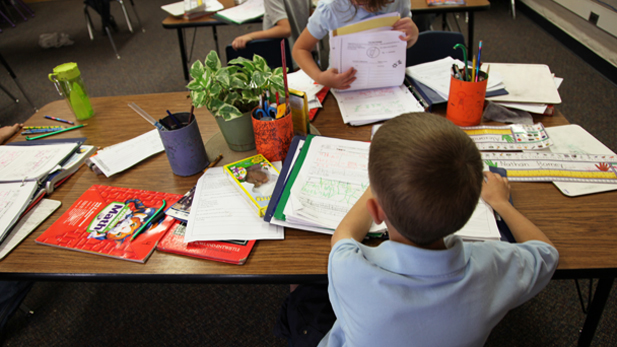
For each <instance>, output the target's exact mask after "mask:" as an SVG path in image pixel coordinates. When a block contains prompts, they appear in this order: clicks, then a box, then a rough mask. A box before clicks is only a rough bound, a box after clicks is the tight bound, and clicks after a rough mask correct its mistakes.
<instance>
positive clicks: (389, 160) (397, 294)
mask: <svg viewBox="0 0 617 347" xmlns="http://www.w3.org/2000/svg"><path fill="white" fill-rule="evenodd" d="M482 167H483V166H482V160H481V156H480V153H479V152H478V149H477V148H476V146H475V144H474V143H473V141H472V140H471V139H470V138H469V136H467V135H466V134H465V133H464V132H463V131H462V130H460V129H459V128H458V127H457V126H455V125H454V124H453V123H451V122H450V121H448V120H446V119H445V118H442V117H439V116H436V115H432V114H429V113H415V114H406V115H402V116H399V117H396V118H394V119H392V120H389V121H387V122H386V123H384V125H383V126H382V127H381V128H380V129H379V130H378V131H377V133H376V134H375V136H374V138H373V140H372V143H371V148H370V153H369V169H368V170H369V179H370V183H371V186H370V187H369V188H368V189H367V190H366V192H365V193H364V195H363V196H362V197H361V198H360V199H359V200H358V202H357V203H356V204H355V205H354V206H353V207H352V209H351V210H350V211H349V213H348V214H347V215H346V217H345V218H344V219H343V220H342V222H341V223H340V225H339V226H338V228H337V229H336V231H335V232H334V235H333V236H332V250H331V253H330V259H329V262H328V280H329V288H328V291H329V297H330V301H331V303H332V307H333V309H334V312H335V313H336V317H337V321H336V322H335V323H334V326H333V327H332V329H331V330H330V332H328V334H326V336H325V337H324V338H323V339H322V340H321V342H320V344H319V346H389V347H390V346H481V345H483V344H484V342H485V341H486V339H487V338H488V336H489V334H490V332H491V330H492V328H493V327H494V326H495V325H497V323H498V322H499V321H500V320H501V319H502V318H503V317H504V316H505V315H506V313H507V312H508V311H509V310H510V309H512V308H514V307H516V306H518V305H521V304H522V303H524V302H525V301H527V300H529V299H531V298H532V297H533V296H535V295H536V294H537V293H538V292H540V290H542V289H543V288H544V287H545V286H546V284H547V283H548V281H549V280H550V279H551V277H552V275H553V272H554V271H555V269H556V267H557V262H558V258H559V255H558V253H557V250H556V249H555V248H554V247H553V246H552V244H551V242H550V240H549V239H548V238H547V237H546V236H545V235H544V233H542V231H540V229H538V228H537V227H536V226H535V225H534V224H533V223H531V222H530V221H529V220H528V219H527V218H525V217H524V216H523V215H522V214H520V212H518V211H517V210H516V209H515V208H514V207H513V206H512V205H511V204H510V203H509V200H508V198H509V194H510V187H509V185H508V181H507V179H505V178H502V177H501V176H499V175H494V174H492V173H489V172H485V173H484V174H483V173H482ZM485 177H486V178H485ZM480 195H482V198H483V199H484V200H485V201H486V202H487V203H489V204H490V205H491V206H492V207H493V209H494V210H495V211H496V212H497V213H499V215H500V216H501V217H502V218H503V219H504V221H505V222H506V223H507V224H508V226H509V228H510V230H511V231H512V234H513V235H514V237H515V238H516V240H517V241H518V242H519V243H516V244H510V243H507V242H501V241H485V242H463V241H462V240H461V238H460V237H458V236H455V235H452V234H453V233H454V232H456V231H457V230H459V229H460V228H462V227H463V226H464V225H465V223H466V222H467V221H468V220H469V218H470V217H471V214H472V213H473V211H474V209H475V206H476V204H477V201H478V199H479V198H480ZM373 220H374V221H375V222H376V223H381V222H385V223H386V225H387V227H388V232H389V235H390V241H385V242H383V243H381V244H380V245H379V246H377V247H369V246H366V245H363V244H362V243H361V242H362V240H363V239H364V237H365V236H366V234H367V232H368V230H369V227H370V225H371V223H372V222H373Z"/></svg>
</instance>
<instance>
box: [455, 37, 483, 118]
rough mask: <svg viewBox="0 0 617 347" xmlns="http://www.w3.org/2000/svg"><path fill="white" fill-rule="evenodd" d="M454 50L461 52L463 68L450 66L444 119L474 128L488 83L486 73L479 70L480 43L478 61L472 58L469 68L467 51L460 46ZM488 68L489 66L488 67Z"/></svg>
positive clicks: (480, 112) (479, 115)
mask: <svg viewBox="0 0 617 347" xmlns="http://www.w3.org/2000/svg"><path fill="white" fill-rule="evenodd" d="M454 48H455V49H456V48H461V49H462V50H463V57H464V58H463V59H464V60H465V67H464V68H459V67H458V66H457V65H456V64H453V65H452V75H451V77H450V92H449V94H448V108H447V111H446V118H447V119H449V120H450V121H452V123H454V124H456V125H458V126H474V125H478V124H480V121H481V120H482V112H483V111H484V98H485V96H486V86H487V83H488V71H487V72H484V71H482V70H480V66H481V64H482V63H481V61H480V58H481V54H482V41H480V46H479V49H478V59H477V60H476V57H475V56H474V57H473V60H472V64H471V66H470V65H469V62H468V61H467V49H466V48H465V46H463V45H462V44H457V45H456V46H454ZM489 67H490V66H489Z"/></svg>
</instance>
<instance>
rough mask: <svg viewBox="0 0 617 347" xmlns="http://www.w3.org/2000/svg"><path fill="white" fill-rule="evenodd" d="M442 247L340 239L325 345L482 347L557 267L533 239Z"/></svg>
mask: <svg viewBox="0 0 617 347" xmlns="http://www.w3.org/2000/svg"><path fill="white" fill-rule="evenodd" d="M445 242H446V247H447V249H445V250H427V249H422V248H417V247H412V246H409V245H405V244H402V243H398V242H393V241H385V242H383V243H382V244H381V245H379V246H378V247H368V246H365V245H363V244H361V243H358V242H356V241H354V240H352V239H343V240H340V241H338V242H337V243H336V245H334V247H333V248H332V251H331V252H330V258H329V262H328V280H329V287H328V292H329V296H330V302H331V303H332V308H333V309H334V312H335V313H336V317H337V321H336V322H335V323H334V326H333V327H332V329H331V330H330V332H328V334H326V336H325V337H324V338H323V339H322V340H321V342H320V343H319V347H325V346H329V347H332V346H354V347H356V346H388V347H393V346H482V345H483V344H484V342H485V341H486V339H487V338H488V336H489V334H490V332H491V330H492V329H493V327H495V325H497V323H499V321H500V320H501V319H502V318H503V317H504V316H505V315H506V313H507V312H508V311H509V310H511V309H513V308H515V307H517V306H519V305H521V304H522V303H524V302H525V301H527V300H529V299H531V298H532V297H533V296H535V295H536V294H538V293H539V292H540V290H542V289H543V288H544V287H545V286H546V285H547V284H548V282H549V281H550V279H551V277H552V275H553V272H554V271H555V269H556V268H557V263H558V260H559V254H558V253H557V250H556V249H555V248H554V247H553V246H551V245H549V244H547V243H544V242H541V241H528V242H525V243H520V244H511V243H507V242H501V241H485V242H463V241H462V239H461V238H460V237H458V236H450V237H447V238H446V239H445Z"/></svg>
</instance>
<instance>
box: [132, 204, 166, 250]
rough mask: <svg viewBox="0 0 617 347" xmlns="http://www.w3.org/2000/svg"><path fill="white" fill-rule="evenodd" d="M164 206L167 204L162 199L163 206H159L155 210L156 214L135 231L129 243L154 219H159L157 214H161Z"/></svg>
mask: <svg viewBox="0 0 617 347" xmlns="http://www.w3.org/2000/svg"><path fill="white" fill-rule="evenodd" d="M166 204H167V202H165V199H163V205H161V207H159V209H158V210H156V212H154V214H153V215H152V217H150V218H148V220H147V221H146V222H145V223H144V224H142V225H141V227H140V228H139V229H137V231H136V232H135V233H134V234H133V237H131V241H133V240H135V238H136V237H137V235H139V234H140V233H141V232H142V231H144V229H146V226H148V225H149V224H150V223H151V222H152V221H153V220H154V218H155V217H160V215H159V214H160V213H161V211H163V209H164V208H165V205H166Z"/></svg>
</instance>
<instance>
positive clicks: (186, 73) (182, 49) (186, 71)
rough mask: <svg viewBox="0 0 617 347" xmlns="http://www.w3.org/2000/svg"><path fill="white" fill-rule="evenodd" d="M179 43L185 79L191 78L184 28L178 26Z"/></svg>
mask: <svg viewBox="0 0 617 347" xmlns="http://www.w3.org/2000/svg"><path fill="white" fill-rule="evenodd" d="M177 30H178V43H179V44H180V57H181V58H182V71H183V72H184V79H185V80H186V81H187V82H188V80H189V67H188V65H187V60H188V59H187V58H186V48H185V47H184V34H183V32H182V30H183V29H182V28H178V29H177Z"/></svg>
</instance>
